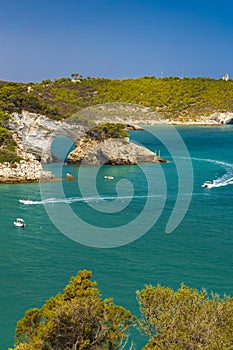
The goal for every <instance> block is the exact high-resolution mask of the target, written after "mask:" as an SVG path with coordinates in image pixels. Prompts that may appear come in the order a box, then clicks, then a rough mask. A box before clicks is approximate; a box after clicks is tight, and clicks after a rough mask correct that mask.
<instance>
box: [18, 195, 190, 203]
mask: <svg viewBox="0 0 233 350" xmlns="http://www.w3.org/2000/svg"><path fill="white" fill-rule="evenodd" d="M188 195H189V193H183V194H182V197H186V196H188ZM163 197H164V195H150V196H148V195H136V196H119V197H114V196H106V197H83V198H82V197H69V198H66V199H59V198H48V199H44V200H41V201H31V200H30V202H25V203H22V204H23V205H27V206H28V205H44V204H59V203H68V204H72V203H76V202H83V203H86V202H101V201H105V200H121V201H124V200H125V199H131V200H133V199H143V198H163ZM175 197H176V194H171V195H167V196H166V198H170V199H173V198H175Z"/></svg>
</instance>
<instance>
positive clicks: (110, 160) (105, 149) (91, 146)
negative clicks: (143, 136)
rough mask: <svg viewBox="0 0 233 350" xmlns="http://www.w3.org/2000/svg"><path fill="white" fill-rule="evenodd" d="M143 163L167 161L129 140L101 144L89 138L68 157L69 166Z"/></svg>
mask: <svg viewBox="0 0 233 350" xmlns="http://www.w3.org/2000/svg"><path fill="white" fill-rule="evenodd" d="M142 162H150V163H159V162H163V163H165V162H166V160H164V159H163V158H160V157H158V156H157V155H156V154H155V153H153V152H151V151H150V150H148V149H147V148H145V147H143V146H139V145H136V144H134V143H132V142H129V141H127V140H121V139H107V140H104V141H102V142H100V141H97V140H93V139H91V138H90V137H88V136H85V137H84V138H82V139H81V140H79V141H78V142H77V143H76V148H75V150H74V151H72V152H71V153H70V154H69V156H68V163H69V164H80V163H82V164H86V165H102V164H111V165H123V164H138V163H142Z"/></svg>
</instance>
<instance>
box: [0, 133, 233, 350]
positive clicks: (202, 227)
mask: <svg viewBox="0 0 233 350" xmlns="http://www.w3.org/2000/svg"><path fill="white" fill-rule="evenodd" d="M130 137H131V140H133V141H135V142H137V143H141V144H143V145H145V146H146V147H148V148H149V149H151V150H152V151H156V152H157V153H160V155H161V156H162V157H164V158H166V159H167V160H169V162H168V163H167V164H162V165H154V164H143V165H141V166H139V167H138V166H133V165H130V166H118V167H111V166H102V167H100V168H96V167H85V166H84V167H81V168H80V167H78V166H68V165H67V164H65V163H61V162H60V163H54V164H50V165H46V169H50V170H52V171H53V172H54V173H55V174H56V176H58V177H59V176H60V175H61V173H62V174H63V176H65V175H66V173H70V174H72V175H73V176H74V177H75V180H74V181H62V182H53V183H40V184H38V183H34V184H22V185H1V186H0V191H1V192H0V193H1V204H0V208H1V211H0V216H1V226H0V227H1V228H0V240H1V248H0V281H1V284H0V349H1V350H6V349H7V348H8V347H10V346H12V345H13V341H14V334H15V333H14V330H15V327H16V322H17V320H19V319H20V318H22V317H23V315H24V312H25V311H26V310H27V309H29V308H32V307H41V306H42V304H43V303H44V302H45V301H46V300H47V299H48V298H50V297H51V296H53V295H55V294H56V293H58V292H62V290H63V288H64V287H65V285H66V284H67V283H68V281H69V278H70V277H71V276H72V275H76V274H77V272H78V271H79V270H82V269H87V270H91V271H92V272H93V279H94V280H96V281H97V282H98V287H99V289H100V291H101V293H102V295H103V297H113V298H114V300H115V303H118V304H120V305H123V306H124V307H126V308H128V309H130V310H131V312H132V313H134V314H136V315H139V308H138V304H137V300H136V296H135V292H136V290H140V289H142V288H143V286H144V285H145V284H154V285H156V284H157V283H160V284H162V285H164V286H169V287H172V288H179V286H180V284H181V283H185V284H187V285H188V286H190V287H193V288H198V289H201V288H206V289H207V291H209V292H210V291H214V292H216V293H219V294H220V295H223V294H224V293H225V294H228V295H233V273H232V271H233V229H232V217H233V152H232V151H233V127H232V126H223V127H191V126H189V127H187V126H181V127H177V128H174V129H170V128H169V130H167V129H166V128H162V127H150V128H149V129H148V130H147V131H137V132H131V133H130ZM69 147H71V143H70V141H67V139H65V138H63V137H60V138H58V139H57V140H55V141H54V144H53V152H54V153H55V154H56V155H57V156H58V157H59V158H60V159H61V160H65V156H66V153H67V150H68V149H69ZM108 175H110V176H112V177H113V179H106V178H105V177H104V176H108ZM206 180H209V181H212V183H213V185H212V188H210V189H208V188H203V187H202V184H203V183H204V181H206ZM213 181H214V182H213ZM28 198H29V199H30V200H31V201H32V203H31V204H22V203H19V199H28ZM17 217H21V218H23V219H24V220H25V222H26V227H25V228H23V229H22V228H16V227H15V226H14V225H13V221H14V220H15V218H17ZM168 223H169V224H168ZM132 342H133V344H134V348H135V349H141V348H142V347H143V345H144V344H145V342H146V339H145V338H144V337H143V336H142V335H141V334H140V333H139V332H136V331H134V332H133V333H132V334H131V335H130V337H129V341H128V344H127V346H128V348H129V346H130V344H132ZM127 346H126V348H127ZM126 348H125V349H126Z"/></svg>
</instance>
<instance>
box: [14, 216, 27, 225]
mask: <svg viewBox="0 0 233 350" xmlns="http://www.w3.org/2000/svg"><path fill="white" fill-rule="evenodd" d="M14 225H15V226H17V227H25V226H26V224H25V222H24V220H23V219H21V218H17V219H16V220H15V221H14Z"/></svg>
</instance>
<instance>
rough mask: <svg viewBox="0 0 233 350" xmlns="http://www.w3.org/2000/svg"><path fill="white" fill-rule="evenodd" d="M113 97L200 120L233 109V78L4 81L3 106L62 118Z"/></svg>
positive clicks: (175, 116) (0, 94)
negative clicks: (25, 82)
mask: <svg viewBox="0 0 233 350" xmlns="http://www.w3.org/2000/svg"><path fill="white" fill-rule="evenodd" d="M110 102H124V103H132V104H137V105H141V106H146V107H150V108H151V109H152V110H154V111H157V112H159V113H160V114H161V115H162V116H163V117H164V118H172V119H178V118H184V117H186V116H188V117H189V118H193V119H195V118H196V117H197V116H200V115H206V116H208V115H210V114H212V113H214V112H217V111H218V112H224V111H233V81H232V80H229V81H224V80H222V79H221V80H215V79H209V78H208V79H207V78H184V79H180V78H176V77H170V78H160V79H157V78H155V77H143V78H138V79H124V80H110V79H103V78H90V77H88V78H83V77H80V76H79V79H76V80H72V79H71V78H60V79H55V81H51V80H49V79H48V80H44V81H42V82H41V83H27V84H23V83H14V82H0V108H1V109H2V110H4V111H8V112H13V111H21V110H22V109H25V110H27V111H29V112H36V113H42V114H44V115H47V116H48V117H50V118H54V119H62V118H67V117H69V116H71V115H72V114H73V113H76V112H77V111H80V110H82V109H83V108H85V107H88V106H92V105H96V104H104V103H110Z"/></svg>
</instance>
